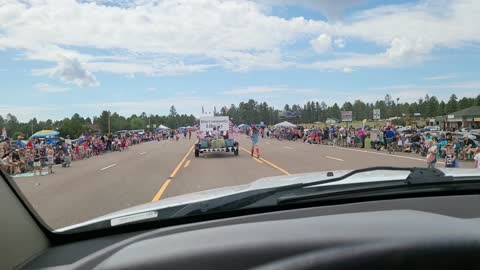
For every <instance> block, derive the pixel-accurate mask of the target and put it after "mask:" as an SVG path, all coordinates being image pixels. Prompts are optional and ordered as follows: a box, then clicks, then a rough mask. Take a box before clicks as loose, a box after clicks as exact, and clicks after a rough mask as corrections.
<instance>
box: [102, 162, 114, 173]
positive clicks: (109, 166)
mask: <svg viewBox="0 0 480 270" xmlns="http://www.w3.org/2000/svg"><path fill="white" fill-rule="evenodd" d="M114 166H117V164H115V163H114V164H112V165H108V166H107V167H104V168H101V169H100V171H104V170H106V169H108V168H111V167H114Z"/></svg>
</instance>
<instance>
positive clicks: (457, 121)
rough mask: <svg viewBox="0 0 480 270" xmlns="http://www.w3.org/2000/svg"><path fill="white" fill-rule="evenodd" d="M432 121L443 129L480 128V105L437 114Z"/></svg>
mask: <svg viewBox="0 0 480 270" xmlns="http://www.w3.org/2000/svg"><path fill="white" fill-rule="evenodd" d="M432 120H434V121H432V122H434V123H435V124H436V125H438V126H440V127H441V128H442V129H444V130H446V129H455V130H459V129H461V128H472V129H479V128H480V106H472V107H468V108H465V109H463V110H460V111H457V112H454V113H450V114H448V115H442V116H437V117H435V118H433V119H432Z"/></svg>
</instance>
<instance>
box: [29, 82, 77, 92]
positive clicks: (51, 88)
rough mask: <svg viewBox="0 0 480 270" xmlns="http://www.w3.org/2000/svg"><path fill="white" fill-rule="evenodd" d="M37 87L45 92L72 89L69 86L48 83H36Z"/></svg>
mask: <svg viewBox="0 0 480 270" xmlns="http://www.w3.org/2000/svg"><path fill="white" fill-rule="evenodd" d="M35 88H36V89H37V90H38V91H40V92H45V93H62V92H68V91H70V89H69V88H67V87H61V86H53V85H49V84H47V83H39V84H36V85H35Z"/></svg>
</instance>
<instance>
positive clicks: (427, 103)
mask: <svg viewBox="0 0 480 270" xmlns="http://www.w3.org/2000/svg"><path fill="white" fill-rule="evenodd" d="M471 106H480V95H478V96H477V97H476V98H468V97H463V98H461V99H459V98H458V97H457V96H456V95H455V94H453V95H451V96H450V98H449V99H448V100H447V101H446V102H445V101H443V100H439V99H438V98H437V97H435V96H429V95H426V96H425V97H423V98H420V99H419V100H418V101H415V102H412V103H408V102H401V101H400V99H399V98H397V99H393V98H392V97H391V96H390V95H389V94H387V95H386V96H385V98H384V99H383V100H377V101H376V102H372V103H368V102H367V103H365V102H363V101H361V100H359V99H357V100H354V101H353V103H352V102H351V101H346V102H344V103H343V104H342V105H341V106H340V105H338V104H337V103H334V104H333V105H331V106H328V105H327V104H326V103H325V102H318V101H308V102H307V103H305V104H304V105H303V106H301V105H299V104H293V105H289V104H286V105H285V106H284V107H283V110H281V111H280V110H278V109H275V108H274V107H271V106H269V105H268V104H267V103H266V102H263V103H259V102H257V101H255V100H253V99H250V100H249V101H248V102H240V104H239V105H238V106H236V105H235V104H231V105H230V107H223V108H222V109H221V110H220V112H219V113H218V115H226V116H229V117H230V119H232V121H233V122H234V123H236V124H240V123H245V124H252V123H259V122H261V121H263V122H264V123H265V124H267V125H272V124H275V123H278V121H280V120H283V119H287V120H289V119H290V120H292V121H294V122H296V123H314V122H325V121H326V120H327V118H333V119H337V120H341V112H342V111H352V118H353V120H354V121H361V120H363V119H373V110H374V109H380V114H381V118H382V119H387V118H390V117H395V116H398V117H402V116H413V115H414V114H415V113H420V115H421V117H423V118H428V117H434V116H439V115H446V114H449V113H453V112H456V111H459V110H462V109H465V108H468V107H471ZM285 112H291V114H289V116H285Z"/></svg>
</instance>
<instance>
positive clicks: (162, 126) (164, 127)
mask: <svg viewBox="0 0 480 270" xmlns="http://www.w3.org/2000/svg"><path fill="white" fill-rule="evenodd" d="M157 129H170V128H169V127H166V126H164V125H160V126H158V127H157Z"/></svg>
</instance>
